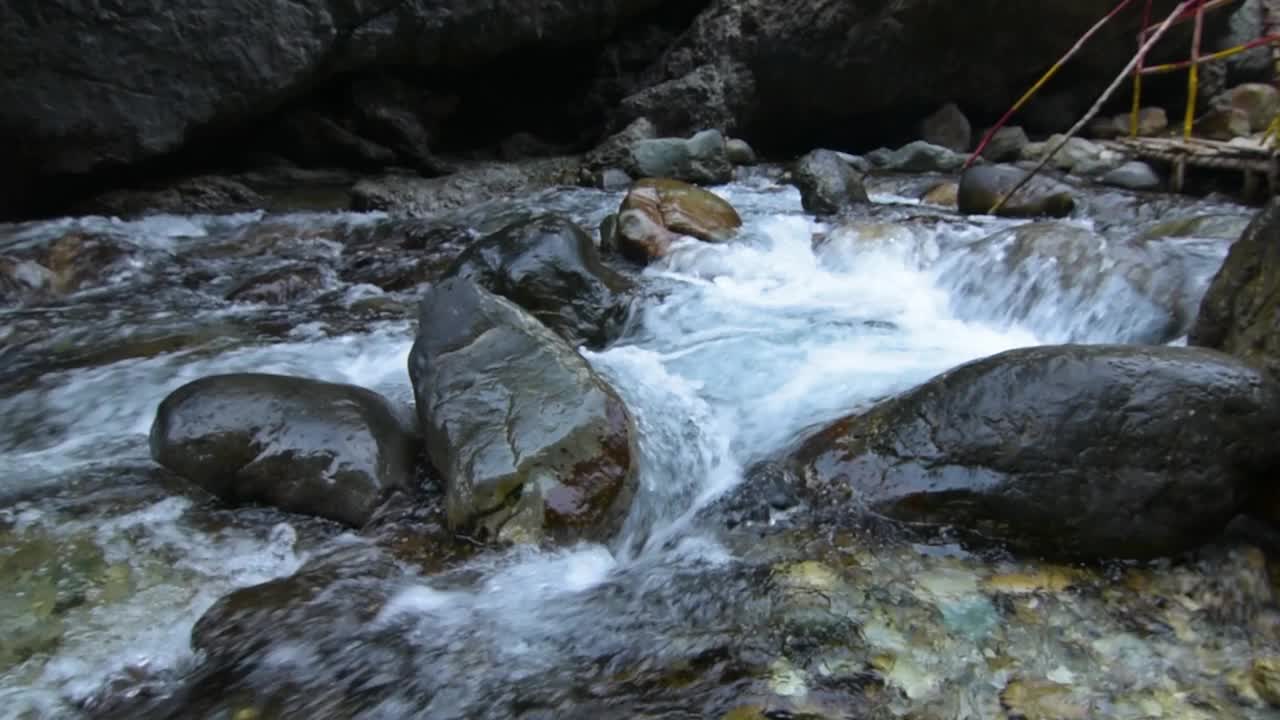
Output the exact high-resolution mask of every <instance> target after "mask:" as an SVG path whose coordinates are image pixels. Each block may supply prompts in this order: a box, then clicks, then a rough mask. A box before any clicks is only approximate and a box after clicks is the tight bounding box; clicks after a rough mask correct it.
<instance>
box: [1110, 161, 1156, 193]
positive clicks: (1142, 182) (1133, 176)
mask: <svg viewBox="0 0 1280 720" xmlns="http://www.w3.org/2000/svg"><path fill="white" fill-rule="evenodd" d="M1102 182H1103V183H1105V184H1107V185H1115V186H1116V187H1122V188H1128V189H1130V190H1155V189H1156V188H1158V187H1160V176H1159V175H1157V174H1156V171H1155V168H1153V167H1151V166H1150V165H1148V164H1147V163H1144V162H1142V161H1140V160H1130V161H1129V162H1127V163H1125V164H1123V165H1121V166H1120V167H1118V168H1116V169H1114V170H1109V171H1107V173H1106V174H1105V175H1103V176H1102Z"/></svg>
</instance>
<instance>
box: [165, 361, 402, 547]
mask: <svg viewBox="0 0 1280 720" xmlns="http://www.w3.org/2000/svg"><path fill="white" fill-rule="evenodd" d="M415 444H416V443H415V442H414V439H413V435H412V428H411V427H410V425H409V424H408V422H407V418H404V417H402V416H401V415H400V413H399V412H397V409H396V408H395V407H393V406H392V404H391V403H390V401H388V400H387V399H386V398H384V397H382V396H381V395H379V394H377V393H375V392H373V391H371V390H366V389H364V388H360V387H355V386H353V385H340V384H336V383H328V382H321V381H319V380H310V379H306V378H297V377H287V376H284V375H268V374H255V373H243V374H229V375H212V376H209V377H205V378H201V379H199V380H196V381H194V382H191V383H188V384H186V385H183V386H182V387H180V388H178V389H177V390H175V391H173V392H172V393H170V394H169V396H168V397H166V398H165V399H164V401H163V402H161V403H160V409H159V411H158V412H157V413H156V419H155V422H154V423H153V424H152V426H151V457H152V458H154V459H155V461H156V462H158V463H160V464H161V465H163V466H165V467H166V468H168V469H170V470H172V471H173V472H175V473H177V474H178V475H181V476H182V477H184V478H186V479H187V480H190V481H191V482H193V483H195V484H196V485H199V486H200V487H202V488H204V489H205V490H208V491H209V492H211V493H213V494H214V495H216V496H218V497H219V498H222V499H223V500H226V501H227V502H231V503H262V504H266V505H271V506H273V507H276V508H279V509H281V510H285V511H287V512H296V513H301V514H305V515H315V516H317V517H322V518H328V519H330V520H336V521H338V522H341V523H345V524H347V525H351V526H354V527H360V526H363V525H364V524H365V523H366V522H367V521H368V520H369V518H370V517H371V516H372V514H373V512H374V510H376V509H377V507H378V505H379V504H380V503H381V502H382V500H383V499H384V498H385V497H386V496H387V495H388V494H389V493H390V492H392V491H393V490H396V489H401V488H411V487H412V485H413V482H414V477H415V468H414V456H415Z"/></svg>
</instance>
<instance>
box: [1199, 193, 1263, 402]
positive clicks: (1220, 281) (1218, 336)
mask: <svg viewBox="0 0 1280 720" xmlns="http://www.w3.org/2000/svg"><path fill="white" fill-rule="evenodd" d="M1189 341H1190V343H1191V344H1193V345H1201V346H1204V347H1210V348H1215V349H1217V350H1222V351H1223V352H1227V353H1230V354H1232V355H1235V356H1237V357H1239V358H1241V359H1242V360H1244V361H1245V362H1248V363H1250V364H1252V365H1254V366H1255V367H1258V368H1262V369H1263V370H1265V371H1266V372H1267V373H1269V374H1270V375H1271V377H1273V378H1276V379H1277V380H1280V199H1273V200H1271V202H1269V203H1268V204H1267V206H1266V207H1265V208H1263V209H1262V210H1261V211H1260V212H1259V213H1258V214H1257V215H1256V216H1255V217H1254V219H1253V222H1251V223H1250V224H1249V226H1248V227H1247V228H1246V229H1245V231H1244V235H1242V236H1241V237H1240V239H1239V240H1237V241H1236V242H1235V244H1233V245H1232V246H1231V251H1230V252H1229V253H1228V254H1227V259H1226V262H1224V263H1223V264H1222V268H1221V269H1219V270H1218V274H1217V275H1215V276H1214V278H1213V281H1212V282H1211V283H1210V285H1209V290H1208V292H1206V293H1205V296H1204V300H1203V301H1202V302H1201V304H1200V314H1199V316H1198V317H1197V318H1196V322H1195V325H1194V327H1192V329H1191V335H1190V338H1189Z"/></svg>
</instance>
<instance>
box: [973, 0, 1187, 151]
mask: <svg viewBox="0 0 1280 720" xmlns="http://www.w3.org/2000/svg"><path fill="white" fill-rule="evenodd" d="M1132 1H1133V0H1120V4H1119V5H1117V6H1116V7H1115V9H1114V10H1112V11H1111V12H1109V13H1107V14H1106V15H1105V16H1104V17H1103V18H1102V19H1101V20H1099V21H1098V22H1097V23H1095V24H1094V26H1093V27H1091V28H1089V31H1088V32H1086V33H1085V34H1084V35H1081V36H1080V39H1079V40H1077V41H1076V44H1075V45H1072V46H1071V49H1070V50H1068V51H1067V53H1066V54H1065V55H1063V56H1062V57H1061V58H1058V62H1056V63H1054V64H1053V66H1052V67H1050V68H1049V71H1048V72H1046V73H1045V74H1044V75H1043V76H1042V77H1041V78H1040V79H1039V80H1037V81H1036V83H1035V84H1034V85H1032V86H1031V89H1030V90H1028V91H1027V92H1026V93H1025V94H1023V96H1022V97H1021V98H1018V102H1016V103H1014V104H1013V107H1011V108H1009V109H1008V110H1007V111H1006V112H1005V114H1004V116H1003V117H1001V118H1000V121H999V122H997V123H996V124H995V125H992V126H991V129H990V130H988V131H987V134H986V135H983V136H982V142H980V143H978V147H977V149H975V150H974V151H973V154H972V155H970V156H969V159H968V160H967V161H965V164H964V166H965V168H966V169H967V168H969V167H970V166H971V165H973V163H974V162H975V161H976V160H977V159H978V156H979V155H981V154H982V151H983V150H986V149H987V144H988V143H990V142H991V138H993V137H995V134H996V132H997V131H999V130H1000V128H1002V127H1004V126H1005V123H1007V122H1009V119H1010V118H1012V117H1013V115H1014V113H1016V112H1018V110H1021V109H1022V106H1023V105H1026V104H1027V101H1028V100H1030V99H1031V97H1032V96H1033V95H1035V94H1036V91H1037V90H1039V89H1040V88H1041V87H1042V86H1043V85H1044V84H1045V83H1046V82H1048V80H1049V78H1051V77H1053V76H1054V75H1055V74H1056V73H1057V72H1058V70H1059V69H1060V68H1061V67H1062V64H1063V63H1065V62H1066V61H1068V60H1070V59H1071V58H1072V56H1074V55H1075V54H1076V53H1077V52H1080V48H1082V47H1084V44H1085V43H1086V42H1088V41H1089V38H1091V37H1093V36H1094V35H1096V34H1097V33H1098V31H1099V30H1101V29H1102V26H1103V25H1106V24H1107V22H1108V21H1109V20H1111V18H1113V17H1115V16H1116V15H1119V14H1120V11H1121V10H1123V9H1125V7H1127V6H1128V5H1129V3H1130V2H1132ZM1200 1H1204V0H1200Z"/></svg>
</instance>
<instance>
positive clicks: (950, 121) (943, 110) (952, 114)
mask: <svg viewBox="0 0 1280 720" xmlns="http://www.w3.org/2000/svg"><path fill="white" fill-rule="evenodd" d="M920 138H921V139H922V140H924V141H925V142H927V143H930V144H933V145H940V146H942V147H944V148H947V149H948V150H954V151H955V152H958V153H963V152H968V151H969V146H970V144H971V143H972V142H973V126H972V125H970V124H969V118H967V117H965V116H964V112H962V111H961V110H960V108H959V107H958V106H957V105H956V104H955V103H951V102H949V103H947V104H946V105H943V106H942V107H940V108H938V110H937V111H936V112H934V113H933V114H932V115H930V116H929V117H927V118H925V119H924V120H922V121H921V122H920Z"/></svg>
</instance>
